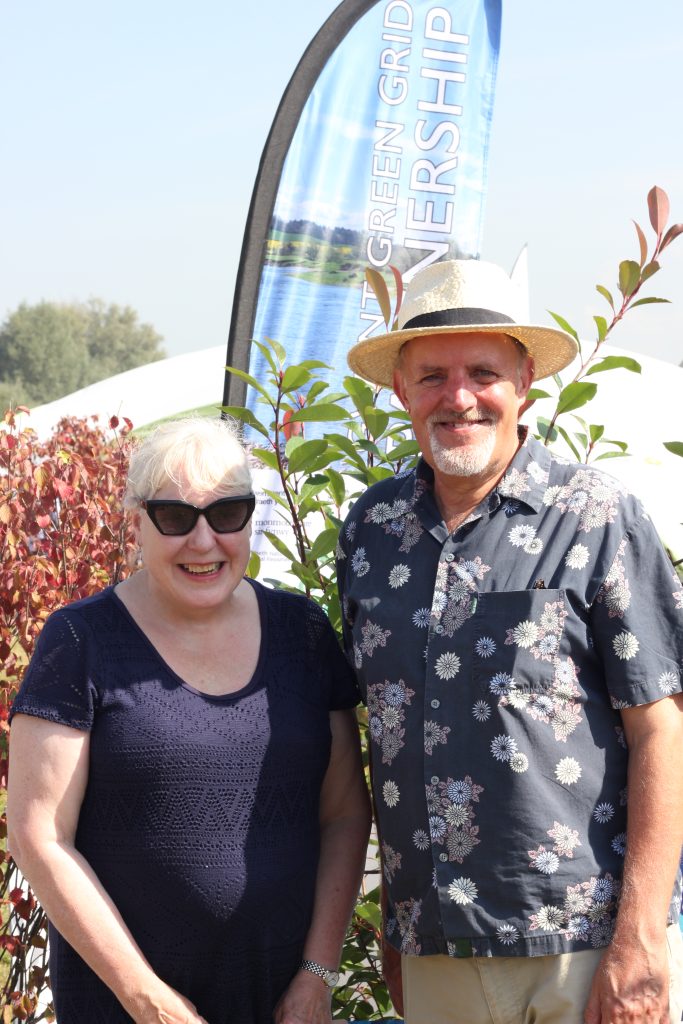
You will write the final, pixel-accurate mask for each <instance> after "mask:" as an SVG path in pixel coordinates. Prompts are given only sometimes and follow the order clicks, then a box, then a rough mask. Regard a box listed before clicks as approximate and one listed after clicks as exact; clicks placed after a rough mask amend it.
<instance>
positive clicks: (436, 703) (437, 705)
mask: <svg viewBox="0 0 683 1024" xmlns="http://www.w3.org/2000/svg"><path fill="white" fill-rule="evenodd" d="M432 707H433V708H434V710H435V711H436V709H437V708H440V707H441V701H440V700H437V699H436V697H435V698H434V700H433V701H432Z"/></svg>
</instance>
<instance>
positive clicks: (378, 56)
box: [223, 0, 501, 436]
mask: <svg viewBox="0 0 683 1024" xmlns="http://www.w3.org/2000/svg"><path fill="white" fill-rule="evenodd" d="M500 20H501V0H442V2H441V3H438V2H435V0H379V2H378V0H344V2H343V3H341V4H340V6H339V7H338V8H337V9H336V10H335V11H334V12H333V14H332V15H331V16H330V18H328V20H327V21H326V22H325V24H324V25H323V26H322V28H321V29H320V31H319V32H318V34H317V35H316V36H315V38H314V39H313V41H312V42H311V44H310V45H309V47H308V49H307V50H306V52H305V53H304V55H303V57H302V59H301V61H300V62H299V65H298V67H297V68H296V71H295V72H294V75H293V76H292V79H291V81H290V82H289V85H288V86H287V89H286V90H285V93H284V96H283V98H282V101H281V103H280V106H279V109H278V111H277V114H276V117H275V120H274V122H273V125H272V128H271V130H270V134H269V136H268V140H267V142H266V146H265V149H264V151H263V155H262V157H261V162H260V166H259V171H258V175H257V179H256V183H255V187H254V191H253V194H252V199H251V205H250V209H249V215H248V219H247V225H246V229H245V234H244V242H243V247H242V253H241V258H240V264H239V271H238V276H237V283H236V287H235V296H234V301H233V313H232V320H231V324H230V332H229V338H228V351H227V362H228V364H229V365H232V366H236V367H237V368H239V369H242V370H248V371H249V372H250V373H251V374H252V375H253V376H255V377H256V379H260V378H261V377H262V375H263V374H264V373H265V366H264V365H263V357H262V355H261V353H260V352H259V351H258V349H257V348H256V346H252V345H251V340H252V338H256V339H258V340H260V341H262V340H264V339H265V338H269V337H270V338H275V339H276V340H277V341H278V342H279V343H280V344H281V345H283V346H284V348H285V350H286V352H287V356H288V360H289V361H290V362H299V361H301V360H303V359H307V358H315V359H321V360H323V361H324V362H326V363H327V364H329V365H330V366H331V367H333V371H332V375H331V377H330V384H331V385H332V387H333V388H334V386H335V383H336V382H339V381H341V379H342V378H343V377H344V376H345V374H346V373H347V372H348V371H347V370H346V352H347V350H348V349H349V348H350V346H351V345H352V344H354V343H355V342H356V341H358V340H359V339H361V338H365V337H369V336H371V335H372V334H373V333H381V332H382V331H383V330H384V329H385V328H384V323H383V319H382V315H381V312H380V310H379V307H378V305H377V302H376V300H375V297H374V295H373V293H372V291H371V290H370V289H369V288H368V287H367V284H366V281H365V268H366V267H367V266H368V265H369V266H373V267H375V268H376V269H378V270H383V269H386V268H388V267H389V266H390V265H393V266H395V267H398V269H399V270H400V271H401V272H402V273H403V274H404V276H405V277H406V278H408V277H409V276H410V274H411V273H414V272H415V270H416V269H418V268H420V267H423V266H426V265H427V264H429V263H431V262H434V261H435V260H438V259H447V258H451V259H452V258H463V257H472V258H478V256H479V252H480V243H481V227H482V221H483V211H484V199H485V194H486V182H487V159H488V145H489V136H490V127H491V119H492V110H493V96H494V89H495V78H496V71H497V66H498V50H499V43H500ZM223 402H224V404H225V405H244V404H246V405H249V403H250V396H249V395H248V394H247V395H246V399H245V385H244V384H243V382H242V381H240V380H238V379H237V378H235V377H233V376H231V375H230V374H226V381H225V391H224V399H223ZM307 434H309V436H310V433H309V432H308V431H307Z"/></svg>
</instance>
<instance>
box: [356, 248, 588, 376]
mask: <svg viewBox="0 0 683 1024" xmlns="http://www.w3.org/2000/svg"><path fill="white" fill-rule="evenodd" d="M527 319H528V311H527V310H526V295H525V289H523V288H522V287H520V286H519V285H518V284H516V283H515V281H514V280H512V279H511V278H510V277H509V275H508V274H507V273H506V272H505V271H504V270H503V269H502V268H501V267H498V266H496V265H495V264H494V263H483V262H482V261H480V260H473V259H470V260H443V261H441V262H438V263H432V264H430V265H429V266H428V267H425V269H424V270H421V271H420V272H419V273H417V274H415V277H413V278H412V279H411V281H410V282H409V283H408V284H407V285H406V290H405V295H404V298H403V303H402V305H401V309H400V310H399V314H398V329H397V330H395V331H390V332H389V333H388V334H379V335H376V336H375V337H372V338H367V339H366V340H365V341H361V342H359V343H358V344H357V345H354V346H353V348H352V349H350V351H349V354H348V363H349V366H350V367H351V369H352V370H353V372H354V373H356V374H358V376H360V377H364V378H365V379H366V380H369V381H372V383H373V384H382V385H383V386H384V387H388V388H390V387H391V386H392V382H393V371H394V368H395V367H396V362H397V360H398V354H399V351H400V349H401V347H402V346H403V345H405V343H406V342H407V341H410V339H411V338H421V337H424V336H426V335H430V334H449V335H452V334H463V333H465V332H467V333H471V332H472V331H476V332H482V333H483V332H486V333H487V334H509V335H510V337H512V338H516V339H517V340H518V341H519V342H521V344H522V345H524V347H525V349H526V350H527V351H528V353H529V355H530V356H532V357H533V360H534V366H535V371H534V379H535V380H540V379H541V378H542V377H549V376H550V375H551V374H553V373H557V372H558V370H561V369H563V367H565V366H567V365H568V363H571V361H572V359H573V358H574V356H575V355H576V353H577V350H578V346H577V344H576V341H575V340H574V338H572V336H571V335H570V334H567V333H566V332H565V331H561V330H559V329H558V328H555V327H537V326H536V327H534V326H529V325H527V324H526V320H527Z"/></svg>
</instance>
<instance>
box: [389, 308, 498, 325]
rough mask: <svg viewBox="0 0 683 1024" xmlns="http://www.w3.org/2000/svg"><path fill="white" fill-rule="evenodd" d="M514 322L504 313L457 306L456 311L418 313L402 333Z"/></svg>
mask: <svg viewBox="0 0 683 1024" xmlns="http://www.w3.org/2000/svg"><path fill="white" fill-rule="evenodd" d="M514 323H515V321H514V320H513V319H512V317H510V316H506V315H505V314H504V313H495V312H494V311H493V310H492V309H480V308H479V307H478V306H459V307H458V308H457V309H435V310H432V312H431V313H420V315H419V316H414V317H413V318H412V319H411V320H408V321H407V322H406V323H405V324H404V325H403V327H402V328H401V330H402V331H409V330H415V329H417V328H418V327H460V326H462V325H465V324H467V325H471V326H473V327H474V326H476V325H477V324H514Z"/></svg>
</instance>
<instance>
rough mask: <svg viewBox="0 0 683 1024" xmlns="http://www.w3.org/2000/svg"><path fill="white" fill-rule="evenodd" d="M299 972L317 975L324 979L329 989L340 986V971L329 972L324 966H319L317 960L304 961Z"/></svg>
mask: <svg viewBox="0 0 683 1024" xmlns="http://www.w3.org/2000/svg"><path fill="white" fill-rule="evenodd" d="M299 970H300V971H310V972H311V974H317V975H318V977H319V978H322V980H323V981H324V982H325V984H326V985H327V987H328V988H334V987H335V985H338V984H339V971H328V969H327V967H323V965H322V964H317V963H316V962H315V960H302V961H301V966H300V968H299Z"/></svg>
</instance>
